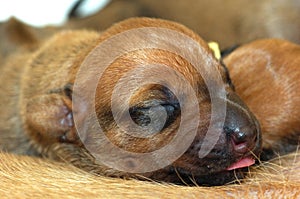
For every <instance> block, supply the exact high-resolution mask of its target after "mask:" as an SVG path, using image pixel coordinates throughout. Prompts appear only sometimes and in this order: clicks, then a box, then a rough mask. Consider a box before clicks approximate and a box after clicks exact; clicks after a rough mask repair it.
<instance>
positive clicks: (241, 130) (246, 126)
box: [224, 99, 260, 154]
mask: <svg viewBox="0 0 300 199" xmlns="http://www.w3.org/2000/svg"><path fill="white" fill-rule="evenodd" d="M224 132H225V133H226V135H227V137H228V138H229V139H228V140H229V142H230V144H231V145H232V149H233V152H234V153H237V154H244V153H247V152H249V151H251V150H253V149H254V148H255V146H256V142H257V138H258V134H259V133H260V132H259V126H258V123H257V121H256V119H255V117H254V116H253V115H252V114H251V112H250V111H249V110H248V109H247V108H246V106H245V105H244V104H243V103H242V102H241V101H240V100H238V99H235V101H234V103H227V111H226V118H225V124H224Z"/></svg>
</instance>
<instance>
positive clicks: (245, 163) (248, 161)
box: [226, 157, 255, 171]
mask: <svg viewBox="0 0 300 199" xmlns="http://www.w3.org/2000/svg"><path fill="white" fill-rule="evenodd" d="M253 164H255V160H254V158H253V157H245V158H242V159H240V160H238V161H237V162H234V163H233V164H232V165H230V166H229V167H228V168H226V170H227V171H231V170H234V169H240V168H244V167H249V166H251V165H253Z"/></svg>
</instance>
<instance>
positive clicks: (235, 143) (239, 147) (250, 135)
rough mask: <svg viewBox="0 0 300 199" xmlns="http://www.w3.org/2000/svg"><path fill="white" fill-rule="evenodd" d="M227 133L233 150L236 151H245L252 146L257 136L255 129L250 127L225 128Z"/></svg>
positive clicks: (249, 149)
mask: <svg viewBox="0 0 300 199" xmlns="http://www.w3.org/2000/svg"><path fill="white" fill-rule="evenodd" d="M225 132H226V133H227V134H228V135H229V138H230V142H231V144H232V147H233V150H234V151H235V152H236V153H247V152H248V151H251V149H253V148H254V146H255V143H256V138H257V131H256V129H255V128H250V127H242V128H240V127H236V128H235V129H230V128H228V127H227V128H225Z"/></svg>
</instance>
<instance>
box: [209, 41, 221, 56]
mask: <svg viewBox="0 0 300 199" xmlns="http://www.w3.org/2000/svg"><path fill="white" fill-rule="evenodd" d="M208 46H209V48H210V49H212V51H213V52H214V55H215V57H216V58H217V59H218V60H220V59H221V52H220V48H219V44H218V43H217V42H213V41H212V42H208Z"/></svg>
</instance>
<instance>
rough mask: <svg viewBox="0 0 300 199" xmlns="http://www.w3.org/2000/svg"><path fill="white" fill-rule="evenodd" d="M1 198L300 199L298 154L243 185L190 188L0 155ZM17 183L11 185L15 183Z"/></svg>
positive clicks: (263, 168)
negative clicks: (91, 172)
mask: <svg viewBox="0 0 300 199" xmlns="http://www.w3.org/2000/svg"><path fill="white" fill-rule="evenodd" d="M0 162H1V164H0V180H1V187H0V194H1V198H32V197H34V198H41V197H44V198H45V197H46V198H59V197H62V195H63V197H64V198H91V197H92V198H145V199H146V198H147V199H148V198H182V197H184V198H237V199H238V198H295V199H297V198H299V196H300V190H299V186H300V180H299V179H300V178H299V174H300V154H299V153H298V154H296V153H294V154H290V155H289V156H286V157H281V158H280V159H278V160H276V161H272V162H269V163H268V164H265V165H260V166H259V167H258V168H256V167H253V168H252V169H251V176H250V179H248V180H246V181H245V182H243V183H241V184H239V185H226V186H218V187H188V186H176V185H170V184H163V183H154V182H145V181H144V182H142V181H137V180H122V179H118V178H107V177H103V176H94V175H91V174H89V173H86V172H84V171H82V170H79V169H77V168H74V167H72V166H71V165H68V164H61V163H57V162H56V163H55V162H51V161H49V160H45V159H44V160H43V159H38V158H32V157H25V156H13V155H11V154H10V155H9V154H0ZM12 185H13V186H12Z"/></svg>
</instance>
